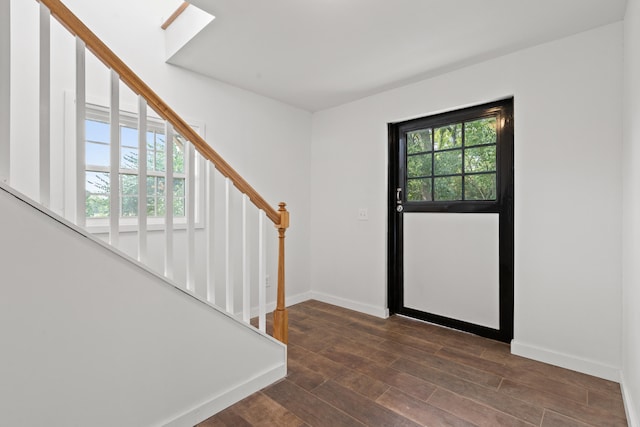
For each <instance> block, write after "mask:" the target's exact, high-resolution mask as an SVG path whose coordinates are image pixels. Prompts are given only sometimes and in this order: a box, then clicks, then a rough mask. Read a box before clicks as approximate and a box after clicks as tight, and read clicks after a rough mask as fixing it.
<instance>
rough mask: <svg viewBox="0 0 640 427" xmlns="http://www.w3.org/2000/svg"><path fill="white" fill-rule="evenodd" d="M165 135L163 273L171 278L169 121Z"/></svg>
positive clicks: (171, 218)
mask: <svg viewBox="0 0 640 427" xmlns="http://www.w3.org/2000/svg"><path fill="white" fill-rule="evenodd" d="M165 136H166V141H165V158H166V162H165V178H164V179H165V181H164V190H165V207H164V235H165V247H164V275H165V276H167V277H168V278H169V279H173V126H171V125H170V124H169V123H166V132H165Z"/></svg>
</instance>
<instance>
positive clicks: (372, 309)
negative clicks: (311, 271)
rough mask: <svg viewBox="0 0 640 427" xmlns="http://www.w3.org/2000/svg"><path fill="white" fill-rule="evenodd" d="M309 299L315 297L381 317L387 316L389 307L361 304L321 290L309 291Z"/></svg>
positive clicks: (328, 302)
mask: <svg viewBox="0 0 640 427" xmlns="http://www.w3.org/2000/svg"><path fill="white" fill-rule="evenodd" d="M310 299H315V300H318V301H322V302H326V303H327V304H333V305H337V306H339V307H343V308H348V309H349V310H355V311H359V312H361V313H365V314H370V315H371V316H376V317H381V318H383V319H386V318H387V317H389V309H387V308H384V307H377V306H375V305H370V304H363V303H361V302H358V301H353V300H349V299H346V298H340V297H336V296H333V295H329V294H325V293H323V292H315V291H311V298H310Z"/></svg>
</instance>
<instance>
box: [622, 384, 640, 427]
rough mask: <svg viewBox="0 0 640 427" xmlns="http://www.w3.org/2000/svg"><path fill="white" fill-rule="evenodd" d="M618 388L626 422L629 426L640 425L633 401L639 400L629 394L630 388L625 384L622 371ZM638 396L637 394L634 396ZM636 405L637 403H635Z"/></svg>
mask: <svg viewBox="0 0 640 427" xmlns="http://www.w3.org/2000/svg"><path fill="white" fill-rule="evenodd" d="M620 388H621V389H622V400H623V401H624V410H625V412H626V413H627V424H628V425H629V427H640V418H638V417H639V416H640V414H638V412H637V409H638V408H636V406H634V402H640V400H637V399H636V400H634V399H633V396H631V390H630V389H629V387H628V386H627V381H626V380H625V376H624V373H623V374H622V375H621V376H620ZM635 397H636V398H638V397H639V396H635ZM636 405H637V403H636Z"/></svg>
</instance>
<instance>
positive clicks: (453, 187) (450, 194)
mask: <svg viewBox="0 0 640 427" xmlns="http://www.w3.org/2000/svg"><path fill="white" fill-rule="evenodd" d="M433 193H434V194H433V195H434V199H435V200H447V201H450V200H462V177H461V176H445V177H440V178H438V177H436V178H434V192H433Z"/></svg>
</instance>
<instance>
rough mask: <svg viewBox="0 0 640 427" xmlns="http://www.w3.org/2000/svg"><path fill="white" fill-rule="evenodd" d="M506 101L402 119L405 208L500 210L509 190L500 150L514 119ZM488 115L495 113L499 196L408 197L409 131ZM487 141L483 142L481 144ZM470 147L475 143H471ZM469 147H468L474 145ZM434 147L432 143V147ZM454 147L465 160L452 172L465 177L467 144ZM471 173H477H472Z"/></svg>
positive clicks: (401, 142)
mask: <svg viewBox="0 0 640 427" xmlns="http://www.w3.org/2000/svg"><path fill="white" fill-rule="evenodd" d="M504 104H505V102H502V101H497V102H493V103H489V104H483V105H478V106H474V107H469V108H464V109H460V110H455V111H449V112H444V113H439V114H435V115H431V116H426V117H420V118H417V119H413V120H408V121H405V122H402V123H401V124H400V125H399V126H398V128H397V131H398V134H399V139H398V143H399V144H400V147H401V150H400V153H399V156H400V159H399V160H400V162H399V163H400V165H399V171H398V172H399V174H400V176H402V177H403V178H402V179H403V180H404V182H403V185H402V188H403V189H405V191H403V192H402V195H401V202H402V206H403V210H404V211H405V212H424V211H428V212H498V211H499V206H500V202H501V200H502V198H503V197H505V194H506V191H507V189H506V184H507V183H506V182H505V180H504V178H503V177H501V174H500V173H498V172H497V171H498V170H500V168H501V166H500V163H501V161H504V160H505V159H504V157H505V155H504V153H502V151H503V150H501V147H502V146H503V145H505V141H503V139H504V138H505V137H506V136H505V134H504V132H505V131H506V129H507V128H508V125H509V120H511V113H510V111H508V110H507V109H505V106H504ZM489 117H496V120H497V121H496V123H497V127H496V145H495V146H496V198H495V199H494V200H420V201H418V200H407V193H408V191H406V189H407V181H408V179H407V157H408V156H407V134H408V133H410V132H415V131H418V130H424V129H427V128H432V129H435V128H439V127H443V126H447V125H451V124H457V123H461V124H462V123H463V122H473V121H476V120H480V119H485V118H489ZM482 146H485V145H480V147H482ZM471 147H476V146H475V145H474V146H471ZM471 147H468V148H471ZM432 148H433V147H432ZM453 150H454V151H455V150H460V151H461V153H462V156H463V157H462V164H463V173H460V174H454V175H451V176H460V177H464V176H465V175H464V146H461V148H455V149H453ZM448 151H451V150H449V149H445V150H438V151H431V154H432V155H434V154H435V153H438V152H448ZM431 172H432V175H431V177H432V178H435V177H439V175H435V174H434V172H435V171H434V170H432V171H431ZM471 175H476V173H473V174H471ZM463 179H464V178H463Z"/></svg>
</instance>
